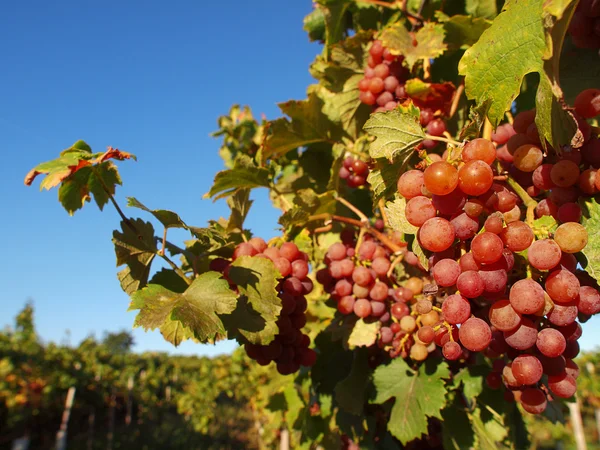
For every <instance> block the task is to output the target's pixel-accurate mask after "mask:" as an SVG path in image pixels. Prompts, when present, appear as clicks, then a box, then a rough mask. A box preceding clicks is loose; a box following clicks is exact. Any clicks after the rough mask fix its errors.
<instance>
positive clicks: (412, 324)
mask: <svg viewBox="0 0 600 450" xmlns="http://www.w3.org/2000/svg"><path fill="white" fill-rule="evenodd" d="M400 329H401V330H402V331H404V332H406V333H412V332H413V331H415V330H416V329H417V322H416V320H415V318H414V317H413V316H404V317H403V318H402V319H400Z"/></svg>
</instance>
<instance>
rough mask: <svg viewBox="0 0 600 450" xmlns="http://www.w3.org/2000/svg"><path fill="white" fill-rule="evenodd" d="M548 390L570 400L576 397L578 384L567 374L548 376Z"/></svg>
mask: <svg viewBox="0 0 600 450" xmlns="http://www.w3.org/2000/svg"><path fill="white" fill-rule="evenodd" d="M548 388H549V389H550V390H551V391H552V393H553V394H554V395H556V396H557V397H561V398H569V397H572V396H573V395H575V392H576V391H577V382H576V381H575V378H573V377H572V376H571V375H568V374H567V373H566V372H565V373H563V374H561V375H550V376H548Z"/></svg>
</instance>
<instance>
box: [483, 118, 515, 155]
mask: <svg viewBox="0 0 600 450" xmlns="http://www.w3.org/2000/svg"><path fill="white" fill-rule="evenodd" d="M515 134H516V131H515V129H514V128H513V126H512V125H511V124H510V123H504V124H502V125H500V126H499V127H498V128H496V131H495V132H493V133H492V141H494V142H496V143H497V144H498V145H502V144H506V143H507V142H508V140H509V139H510V138H511V137H512V136H514V135H515ZM492 162H493V160H492ZM489 164H491V163H489Z"/></svg>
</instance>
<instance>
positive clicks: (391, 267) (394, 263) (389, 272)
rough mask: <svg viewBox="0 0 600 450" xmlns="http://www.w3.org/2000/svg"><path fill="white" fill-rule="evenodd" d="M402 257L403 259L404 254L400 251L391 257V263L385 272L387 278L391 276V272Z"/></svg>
mask: <svg viewBox="0 0 600 450" xmlns="http://www.w3.org/2000/svg"><path fill="white" fill-rule="evenodd" d="M402 259H404V254H402V253H401V254H399V255H398V256H396V257H395V258H394V259H393V261H392V263H391V264H390V268H389V269H388V271H387V273H386V274H385V275H386V276H387V277H388V278H391V277H392V274H393V273H394V269H395V268H396V266H397V265H398V263H399V262H400V261H402Z"/></svg>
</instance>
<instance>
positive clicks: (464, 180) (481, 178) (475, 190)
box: [458, 160, 494, 195]
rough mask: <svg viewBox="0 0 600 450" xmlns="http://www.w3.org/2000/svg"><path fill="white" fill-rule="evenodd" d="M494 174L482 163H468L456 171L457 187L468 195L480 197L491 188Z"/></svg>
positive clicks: (477, 161) (475, 161)
mask: <svg viewBox="0 0 600 450" xmlns="http://www.w3.org/2000/svg"><path fill="white" fill-rule="evenodd" d="M493 182H494V173H493V172H492V168H491V167H490V166H489V164H487V163H486V162H484V161H479V160H473V161H468V162H467V163H466V164H465V165H464V166H462V167H461V168H460V170H459V171H458V186H459V187H460V189H461V190H462V191H463V192H464V193H465V194H468V195H481V194H483V193H484V192H486V191H487V190H488V189H490V188H491V187H492V184H493Z"/></svg>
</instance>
